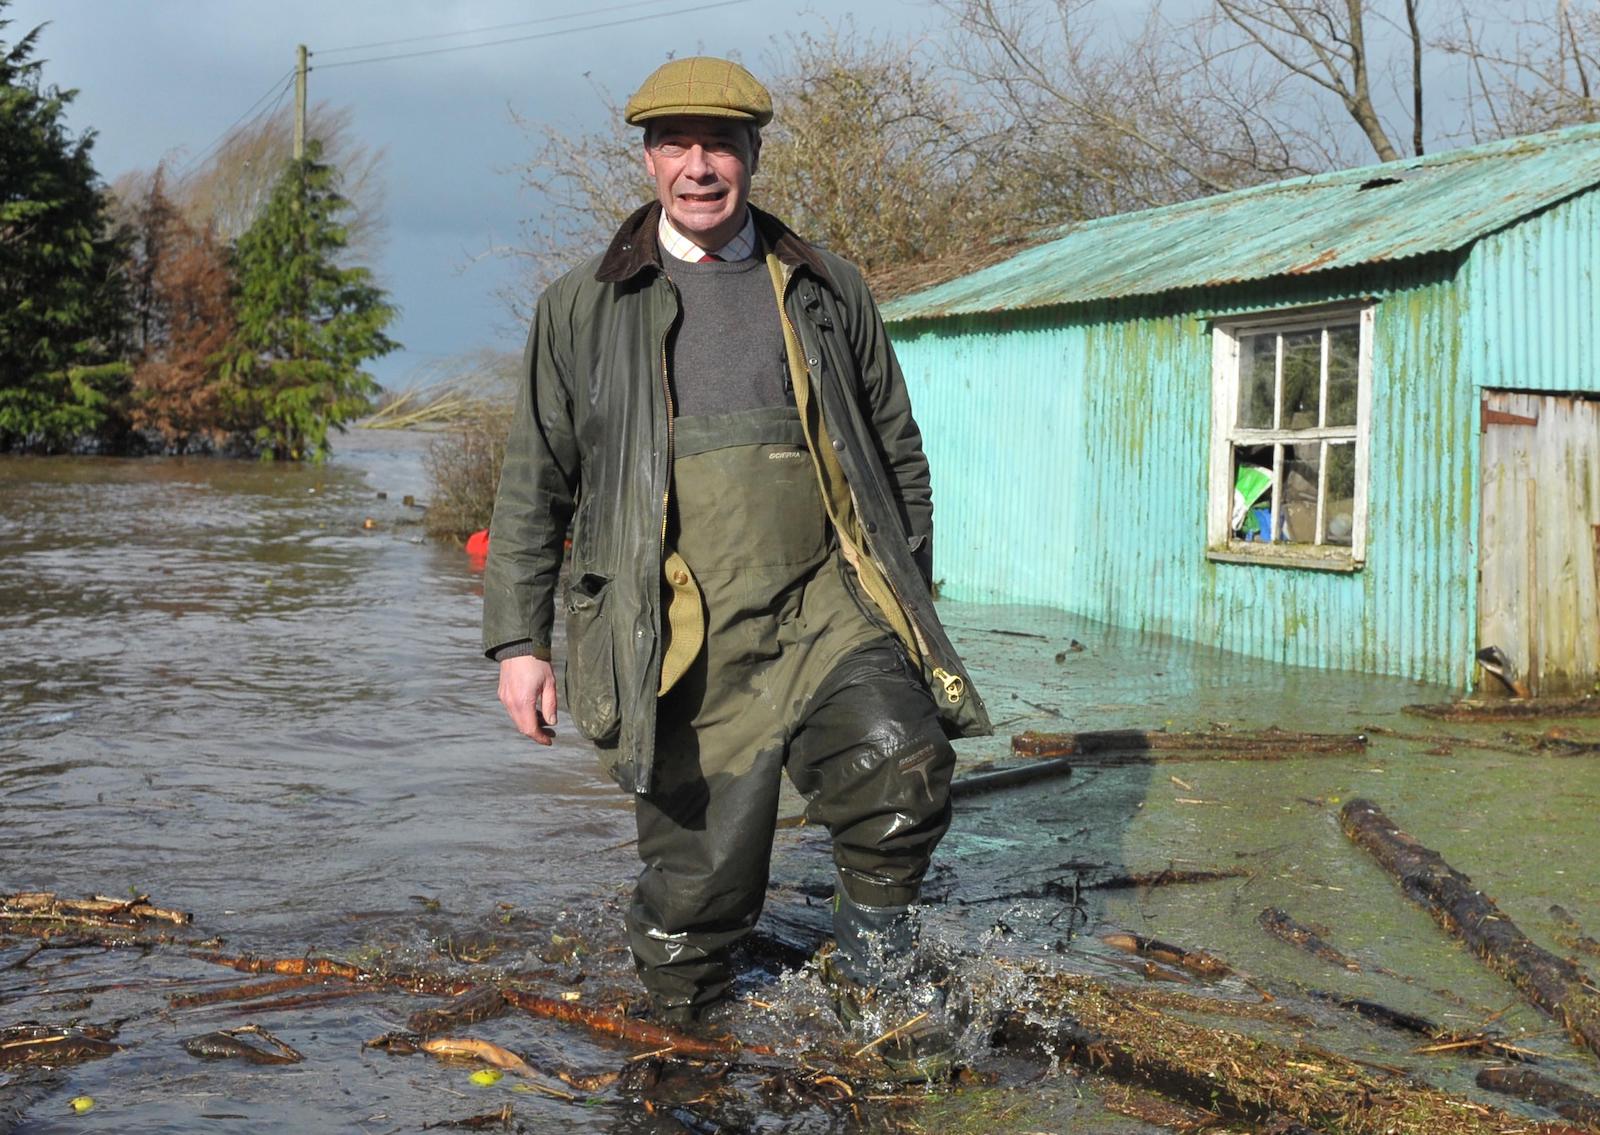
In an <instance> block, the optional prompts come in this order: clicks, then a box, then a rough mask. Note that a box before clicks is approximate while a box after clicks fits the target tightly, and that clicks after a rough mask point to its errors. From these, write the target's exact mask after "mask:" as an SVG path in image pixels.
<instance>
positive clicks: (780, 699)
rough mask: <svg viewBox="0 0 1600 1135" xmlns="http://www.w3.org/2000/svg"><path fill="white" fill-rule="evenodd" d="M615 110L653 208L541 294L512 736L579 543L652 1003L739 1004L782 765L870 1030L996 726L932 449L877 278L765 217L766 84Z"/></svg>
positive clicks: (575, 581) (689, 68)
mask: <svg viewBox="0 0 1600 1135" xmlns="http://www.w3.org/2000/svg"><path fill="white" fill-rule="evenodd" d="M625 115H626V119H627V121H628V123H629V124H630V125H637V126H642V127H643V128H644V143H643V157H644V167H645V170H646V171H647V172H648V173H649V175H650V176H651V177H652V178H654V180H655V186H656V196H657V200H656V201H655V202H654V203H652V204H650V205H648V206H646V207H644V208H642V209H640V210H638V211H637V212H636V213H634V214H633V215H632V216H630V217H629V218H628V219H627V220H626V221H625V222H623V225H622V228H621V229H620V230H619V231H618V232H617V234H616V236H615V237H614V238H613V239H612V241H611V244H610V247H609V248H607V249H606V251H605V252H604V254H602V255H600V256H598V257H596V258H594V259H592V260H590V261H589V262H588V263H586V264H584V265H583V266H581V267H579V268H577V269H575V270H574V271H572V272H569V273H568V274H567V275H565V276H563V277H562V278H561V279H559V280H557V281H556V282H555V283H554V284H553V285H551V286H550V288H549V290H547V291H546V292H545V293H544V295H543V296H541V297H540V299H539V303H538V308H537V310H536V312H535V314H534V318H533V326H532V329H531V331H530V333H529V336H528V345H527V350H526V353H525V355H524V357H523V370H522V379H523V381H522V383H521V388H520V390H519V396H518V405H517V410H516V417H515V420H514V424H513V426H512V429H511V436H510V440H509V441H508V443H507V447H506V459H505V469H504V473H503V474H502V477H501V481H500V490H499V494H498V496H497V498H496V500H495V508H494V523H493V526H492V529H491V537H490V552H489V560H488V566H487V569H486V572H485V576H484V648H485V650H486V651H487V653H488V654H489V656H490V657H491V658H494V659H496V660H498V661H499V663H500V700H501V702H502V703H504V705H505V707H506V711H507V712H508V713H509V714H510V715H511V719H512V721H513V722H515V723H516V726H517V728H518V729H519V730H521V731H522V732H523V733H525V734H527V735H528V736H530V737H532V738H533V739H534V740H535V741H537V742H539V743H540V744H544V745H548V744H549V743H550V741H551V735H550V727H551V726H553V725H554V724H555V722H556V701H557V699H556V687H555V675H554V671H553V669H552V667H551V651H550V643H551V629H552V624H553V621H554V611H553V603H554V597H555V590H556V579H557V573H558V572H559V570H560V568H561V558H562V541H563V538H564V537H565V536H566V535H567V533H568V528H569V525H570V529H571V536H572V562H571V564H570V565H569V575H568V580H567V585H566V591H565V605H566V631H567V647H566V649H567V656H566V680H565V694H564V697H565V702H566V708H567V713H568V714H569V715H570V716H571V718H572V720H573V722H574V723H575V724H576V725H577V727H578V729H579V731H580V732H582V733H583V735H584V736H585V737H588V738H590V739H591V740H593V741H594V742H595V743H596V745H597V746H599V749H600V755H601V762H602V764H603V765H604V767H605V769H606V771H607V772H608V773H609V774H610V775H611V776H612V777H613V778H614V779H615V780H616V781H617V782H618V783H619V784H620V785H622V787H623V788H625V789H627V790H629V791H631V792H633V793H635V802H636V805H637V814H638V828H639V857H640V859H642V860H643V862H644V869H643V871H641V873H640V875H639V881H638V886H637V888H636V889H635V892H634V897H633V902H632V905H631V907H630V909H629V911H628V931H629V936H630V940H631V943H632V946H633V956H634V961H635V963H636V965H637V966H638V970H639V976H640V978H641V979H642V980H643V982H644V985H645V988H646V989H647V990H648V991H649V994H650V1000H651V1004H652V1007H653V1013H654V1015H655V1016H656V1018H657V1019H659V1020H662V1021H665V1022H668V1023H672V1024H676V1025H687V1024H693V1023H695V1022H697V1021H704V1020H705V1019H706V1015H707V1013H708V1011H710V1010H712V1009H713V1007H714V1006H716V1005H717V1004H718V1003H719V1002H721V1001H722V1000H723V999H725V998H726V997H727V995H728V991H729V986H730V985H731V984H732V981H733V974H732V971H731V968H730V963H729V956H728V955H729V950H730V949H731V947H732V946H733V945H734V943H736V942H737V941H738V940H739V939H740V938H742V937H743V936H744V935H745V934H747V933H748V932H749V931H750V930H751V928H752V927H754V926H755V924H756V918H757V916H758V915H759V914H760V912H761V904H762V900H763V898H764V896H765V893H766V884H767V869H768V863H769V860H770V858H771V851H772V838H773V827H774V821H775V819H776V817H777V805H778V788H779V779H780V775H781V772H782V771H783V770H785V769H787V770H788V774H789V777H790V779H791V780H793V782H794V784H795V785H796V787H797V788H798V789H799V790H800V791H801V793H803V794H804V795H805V797H806V801H807V806H806V814H807V817H808V818H809V820H810V821H811V822H813V823H818V824H825V825H826V826H827V828H828V831H829V832H830V833H831V834H832V836H833V853H834V862H835V865H836V867H837V878H836V882H835V901H834V930H835V934H836V937H837V940H838V944H837V948H836V949H835V951H834V952H833V953H832V954H831V955H828V957H827V960H826V962H825V964H824V967H823V972H824V975H825V976H826V977H827V978H828V980H829V981H830V982H831V983H832V985H833V988H834V991H835V993H836V995H837V1000H838V1002H839V1004H840V1010H841V1015H842V1016H844V1017H845V1018H846V1019H847V1021H853V1020H855V1019H858V1018H859V1016H860V1015H861V1013H862V1012H863V1011H864V1009H865V1008H866V1005H867V1003H868V1002H869V1001H871V999H872V998H873V996H874V995H875V994H878V993H880V992H881V991H883V990H887V989H892V988H894V987H896V986H897V985H904V984H905V983H907V982H909V981H913V980H914V976H913V975H912V974H911V973H909V972H907V970H908V965H907V962H906V959H909V958H910V957H911V956H912V953H913V946H914V944H915V942H914V938H915V933H916V931H915V921H914V918H913V915H912V911H911V904H912V903H913V902H914V901H915V900H916V898H917V892H918V888H919V887H920V885H921V882H922V878H923V875H924V873H925V872H926V871H927V869H928V861H929V858H930V856H931V855H932V853H933V849H934V847H935V846H936V845H937V844H938V842H939V840H940V838H941V837H942V836H943V835H944V832H945V829H946V828H947V827H948V825H949V820H950V802H949V786H950V775H951V770H952V768H953V766H954V763H955V754H954V752H953V751H952V750H951V748H950V744H949V742H948V741H947V740H946V736H947V735H949V736H964V735H970V734H975V733H986V732H988V731H989V721H988V718H987V716H986V714H985V712H984V708H983V704H982V702H981V701H980V700H979V698H978V696H977V694H976V693H975V692H974V691H973V689H972V686H971V683H970V682H969V681H968V678H967V675H966V672H965V670H964V669H963V668H962V665H961V662H960V660H959V659H958V658H957V657H956V656H955V652H954V651H953V650H952V649H951V646H950V642H949V640H948V639H947V638H946V636H945V633H944V630H943V628H941V627H940V625H939V622H938V619H937V618H936V616H935V615H934V611H933V603H932V600H931V597H930V594H929V582H930V580H931V578H932V576H931V573H932V563H933V556H932V519H933V506H932V500H931V497H930V492H929V485H928V463H927V460H926V459H925V458H924V457H923V454H922V442H921V436H920V435H919V433H918V432H917V426H916V423H915V422H914V421H913V420H912V417H911V405H910V402H909V400H908V399H907V396H906V389H905V383H904V380H903V379H902V377H901V374H900V368H899V365H898V364H897V363H896V361H895V357H894V351H893V350H892V349H891V347H890V346H889V340H888V338H887V336H886V334H885V332H884V328H883V323H882V321H881V319H880V318H879V315H878V310H877V307H876V305H875V304H874V303H873V300H872V297H871V295H870V294H869V293H868V292H867V288H866V285H865V284H864V283H863V282H862V279H861V274H860V273H859V272H858V271H857V270H856V268H855V267H854V266H852V265H850V264H849V263H847V262H845V261H843V260H841V259H839V258H838V257H837V256H834V255H832V254H830V253H828V252H825V251H823V250H821V249H818V248H814V247H812V246H811V245H809V244H807V243H806V242H805V241H804V240H802V239H801V238H800V237H798V236H796V235H795V234H794V233H793V232H791V231H790V230H789V229H788V228H787V227H786V226H785V225H784V224H783V222H781V221H780V220H778V219H777V218H776V217H773V216H770V215H768V214H766V213H763V212H761V211H760V210H758V209H755V208H753V207H751V206H750V205H748V204H747V198H748V196H749V192H750V177H751V175H752V174H754V173H755V172H756V167H757V162H758V159H759V157H760V154H761V133H760V129H761V127H762V126H764V125H765V124H766V123H767V122H768V121H770V119H771V118H772V104H771V99H770V97H769V96H768V94H767V91H766V89H765V88H764V87H762V85H761V84H760V83H759V82H757V81H756V79H755V78H754V76H752V75H751V74H750V73H749V72H748V71H746V70H745V69H744V68H743V67H740V66H739V65H738V64H735V63H731V62H728V61H727V60H723V59H710V58H694V59H680V60H675V61H673V62H671V63H668V64H666V65H665V66H663V67H661V68H660V69H658V70H657V71H656V72H655V73H654V74H652V75H651V76H650V77H649V78H648V79H646V80H645V82H644V85H643V86H642V87H640V88H639V90H638V92H637V93H636V94H635V95H634V96H633V97H632V98H631V99H629V100H628V104H627V107H626V111H625ZM896 962H898V963H900V964H899V965H898V967H897V966H896V965H895V963H896ZM931 1020H932V1018H930V1021H931ZM949 1050H950V1042H949V1039H948V1037H947V1036H946V1035H944V1033H943V1031H942V1030H941V1029H939V1028H938V1027H937V1026H934V1027H930V1028H927V1029H923V1030H921V1031H918V1030H916V1029H912V1030H908V1031H907V1032H905V1033H903V1034H901V1035H899V1036H897V1037H895V1038H893V1039H892V1040H891V1041H890V1042H888V1043H886V1044H884V1045H881V1046H880V1048H879V1051H880V1052H881V1053H882V1055H883V1056H884V1058H885V1059H886V1060H887V1061H889V1062H890V1063H892V1064H896V1065H898V1066H899V1067H900V1068H901V1069H903V1070H904V1071H905V1072H906V1073H907V1074H908V1075H918V1074H924V1075H936V1074H938V1073H939V1072H940V1071H941V1070H942V1066H943V1065H946V1064H947V1063H948V1060H949V1056H950V1051H949Z"/></svg>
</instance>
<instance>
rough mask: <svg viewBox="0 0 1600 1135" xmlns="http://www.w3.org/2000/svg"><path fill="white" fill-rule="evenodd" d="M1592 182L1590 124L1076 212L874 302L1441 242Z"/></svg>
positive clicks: (919, 315) (1124, 279)
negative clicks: (1022, 241)
mask: <svg viewBox="0 0 1600 1135" xmlns="http://www.w3.org/2000/svg"><path fill="white" fill-rule="evenodd" d="M1594 185H1600V125H1593V126H1579V127H1572V128H1569V129H1566V130H1556V131H1551V132H1549V133H1547V134H1535V135H1529V136H1526V137H1522V138H1514V139H1510V140H1508V141H1504V142H1493V143H1490V144H1488V145H1483V146H1474V147H1471V148H1468V149H1461V150H1452V151H1450V152H1448V153H1443V154H1437V155H1432V156H1429V157H1423V158H1414V159H1409V160H1404V161H1398V162H1388V163H1385V164H1383V165H1377V166H1368V167H1366V168H1363V169H1354V170H1340V171H1338V172H1336V173H1327V174H1318V175H1316V176H1314V177H1305V178H1297V179H1295V180H1292V181H1281V182H1276V183H1274V184H1272V185H1264V186H1258V187H1256V188H1252V189H1243V190H1239V191H1238V192H1235V193H1225V194H1222V195H1219V196H1216V197H1207V198H1202V199H1200V200H1198V201H1187V202H1184V203H1183V204H1179V205H1169V206H1167V207H1165V208H1162V209H1152V210H1147V211H1145V212H1140V213H1127V214H1122V215H1119V216H1115V217H1105V218H1102V219H1100V220H1095V221H1088V222H1085V223H1082V224H1078V225H1072V226H1068V227H1065V228H1063V229H1062V230H1060V235H1059V236H1058V237H1056V238H1055V239H1053V240H1049V241H1048V242H1047V243H1044V244H1041V245H1037V246H1035V247H1034V248H1031V249H1029V250H1028V251H1026V252H1023V253H1020V254H1019V255H1017V256H1014V257H1012V258H1011V259H1009V260H1006V261H1003V262H1002V263H1000V264H996V265H994V266H993V267H991V268H987V269H985V270H983V271H981V272H976V273H973V274H972V275H970V276H963V277H961V278H960V279H957V280H953V281H951V282H950V283H947V284H943V285H940V286H939V287H936V288H930V289H928V290H926V291H922V292H917V293H915V294H913V295H909V296H905V297H903V298H901V299H898V300H895V301H894V302H892V303H888V304H885V305H884V309H883V314H884V318H885V319H886V320H888V321H889V322H891V323H893V322H905V321H908V320H913V319H927V318H938V317H941V316H948V315H963V314H979V313H985V312H997V311H1015V310H1018V309H1024V308H1038V307H1049V306H1052V305H1058V304H1071V303H1081V302H1086V301H1094V300H1106V299H1118V298H1127V297H1133V296H1147V295H1156V294H1159V293H1163V292H1171V291H1178V290H1182V289H1187V288H1197V287H1213V286H1218V285H1224V284H1237V283H1244V282H1249V281H1256V280H1264V279H1268V278H1271V277H1275V276H1277V277H1281V276H1304V275H1307V274H1312V273H1318V272H1326V271H1332V270H1335V269H1340V268H1350V267H1354V266H1358V265H1369V264H1379V263H1384V262H1392V261H1397V260H1404V259H1408V258H1410V257H1415V256H1422V255H1426V254H1428V253H1439V252H1451V251H1454V250H1457V249H1460V248H1464V247H1466V246H1467V245H1469V244H1471V243H1472V242H1474V241H1476V240H1478V239H1479V238H1481V237H1484V236H1486V235H1488V234H1490V233H1493V232H1496V231H1498V230H1500V229H1503V228H1505V227H1506V226H1508V225H1511V224H1513V223H1515V222H1516V221H1517V220H1519V219H1520V218H1523V217H1526V216H1528V215H1529V214H1531V213H1535V212H1537V211H1539V210H1541V209H1544V208H1547V207H1549V206H1550V205H1553V204H1555V203H1556V202H1558V201H1562V200H1564V199H1566V198H1568V197H1570V196H1572V195H1573V194H1576V193H1579V192H1582V191H1583V190H1585V189H1588V188H1590V187H1591V186H1594Z"/></svg>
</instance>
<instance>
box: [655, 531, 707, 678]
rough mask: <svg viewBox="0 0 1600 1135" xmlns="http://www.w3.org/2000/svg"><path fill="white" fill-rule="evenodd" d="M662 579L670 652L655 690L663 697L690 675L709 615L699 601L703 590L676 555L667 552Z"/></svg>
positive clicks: (662, 658) (662, 664)
mask: <svg viewBox="0 0 1600 1135" xmlns="http://www.w3.org/2000/svg"><path fill="white" fill-rule="evenodd" d="M661 578H662V580H663V581H664V582H665V583H666V586H667V595H666V599H667V602H666V608H667V625H666V628H665V629H666V632H667V649H666V653H665V654H663V655H662V657H661V686H660V688H659V689H658V690H656V696H657V697H662V696H664V695H665V694H666V692H667V691H668V690H670V689H672V687H673V686H675V685H677V684H678V679H679V678H682V677H683V676H684V675H685V674H687V673H688V672H689V667H690V666H692V665H693V664H694V660H695V657H696V656H697V655H698V654H699V653H700V648H701V647H702V646H704V645H705V641H706V614H705V607H704V606H703V605H702V604H701V602H700V588H699V587H697V586H696V585H695V582H694V573H693V572H691V571H690V570H689V565H688V564H687V563H685V562H684V559H683V557H682V556H680V555H678V553H677V552H675V551H671V552H668V553H667V558H666V560H665V561H664V562H663V563H662V565H661Z"/></svg>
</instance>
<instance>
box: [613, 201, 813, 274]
mask: <svg viewBox="0 0 1600 1135" xmlns="http://www.w3.org/2000/svg"><path fill="white" fill-rule="evenodd" d="M750 215H751V216H752V217H754V218H755V222H756V233H757V234H758V235H759V236H760V237H761V244H762V246H763V247H764V248H770V249H772V251H773V252H775V253H776V254H777V256H778V260H779V261H780V262H781V263H783V264H786V265H788V266H789V267H791V268H799V267H802V266H804V267H806V268H809V269H810V270H811V271H813V272H815V273H816V274H817V278H818V279H820V280H822V281H823V282H824V283H826V284H827V285H828V286H829V287H830V288H831V287H833V277H831V276H830V275H829V274H828V269H827V268H826V267H825V266H824V265H823V263H822V257H820V256H818V255H817V250H816V249H814V248H812V247H811V245H809V244H807V243H806V242H805V241H804V240H802V239H800V237H799V236H797V235H795V232H794V230H792V229H791V228H789V226H788V225H786V224H784V223H783V222H782V221H780V220H778V218H777V217H774V216H773V215H772V214H771V213H764V212H762V211H761V210H760V209H757V208H756V207H755V206H754V205H752V206H750ZM660 216H661V204H660V202H658V201H652V202H650V204H648V205H644V206H641V207H640V208H638V209H635V210H634V211H633V212H632V213H631V214H629V216H628V219H627V220H625V221H623V222H622V227H621V228H619V229H618V230H617V234H616V235H615V236H614V237H612V238H611V245H610V247H608V248H607V249H606V253H605V255H604V256H603V257H601V258H600V267H598V268H597V269H595V273H594V278H595V279H596V280H598V281H600V282H601V283H602V284H620V283H622V282H623V281H626V280H631V279H633V277H635V276H637V275H638V274H639V273H641V272H644V271H646V270H648V269H654V270H655V271H657V272H659V271H661V250H660V249H659V248H658V247H657V245H656V224H657V222H658V220H659V219H660Z"/></svg>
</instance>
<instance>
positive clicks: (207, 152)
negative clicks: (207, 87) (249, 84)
mask: <svg viewBox="0 0 1600 1135" xmlns="http://www.w3.org/2000/svg"><path fill="white" fill-rule="evenodd" d="M293 79H294V68H293V67H291V68H289V69H288V70H287V71H285V72H284V73H283V74H282V75H279V76H278V78H277V79H275V80H273V83H272V86H270V87H268V88H267V93H266V94H264V95H262V96H261V97H260V98H258V99H256V101H255V102H253V103H251V104H250V106H249V108H248V109H246V110H245V112H244V113H243V114H241V115H240V116H239V117H238V118H235V119H234V120H233V122H232V123H231V124H230V125H229V126H228V127H227V129H225V130H223V132H222V133H221V134H218V135H217V136H216V137H215V138H213V139H212V140H211V144H210V145H208V146H207V147H206V148H205V149H203V150H201V151H200V152H199V153H198V154H196V155H195V156H194V157H192V158H190V159H189V160H188V161H186V162H184V163H183V166H182V167H181V168H180V169H179V170H178V171H177V176H178V177H182V176H183V175H184V174H186V173H188V172H189V171H190V170H191V169H193V168H194V167H195V166H197V165H199V164H200V162H202V161H203V160H205V159H206V158H208V157H210V156H211V153H212V151H214V150H215V149H216V148H217V147H218V146H220V145H222V143H223V142H225V141H227V139H228V137H229V136H230V135H232V134H233V132H234V131H235V130H237V129H239V127H240V126H242V125H243V124H244V123H245V121H246V120H247V119H249V120H250V121H254V120H255V119H257V118H260V117H261V115H260V114H253V113H252V112H254V111H255V109H256V107H258V106H260V105H261V104H262V103H264V102H266V101H267V100H268V99H269V98H272V96H273V95H274V94H276V95H277V96H278V97H277V98H276V99H273V103H272V106H270V107H268V108H267V111H266V113H268V114H270V113H271V112H272V111H274V110H276V109H277V107H278V103H280V102H282V101H283V96H284V93H285V92H287V91H288V89H289V83H290V82H292V81H293Z"/></svg>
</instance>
